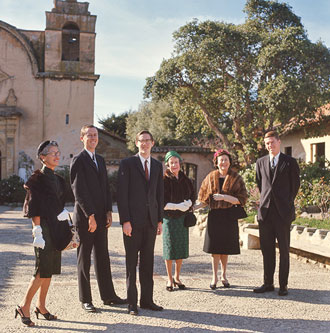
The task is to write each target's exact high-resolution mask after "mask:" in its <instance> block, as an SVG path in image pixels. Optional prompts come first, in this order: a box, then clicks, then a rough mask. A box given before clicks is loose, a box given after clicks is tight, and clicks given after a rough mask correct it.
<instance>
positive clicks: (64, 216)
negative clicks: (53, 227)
mask: <svg viewBox="0 0 330 333" xmlns="http://www.w3.org/2000/svg"><path fill="white" fill-rule="evenodd" d="M57 219H58V220H59V221H66V220H69V219H70V216H69V212H68V211H67V210H66V209H65V208H64V209H63V211H62V212H61V213H60V214H59V215H57Z"/></svg>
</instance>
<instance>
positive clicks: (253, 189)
mask: <svg viewBox="0 0 330 333" xmlns="http://www.w3.org/2000/svg"><path fill="white" fill-rule="evenodd" d="M240 175H241V176H242V178H243V180H244V183H245V186H246V189H247V192H248V200H247V202H246V209H247V211H248V212H249V213H253V212H256V210H257V209H258V204H259V199H260V193H259V190H258V187H257V184H256V164H255V163H253V164H251V165H250V166H249V167H246V168H245V169H243V170H241V172H240ZM249 215H250V214H249ZM251 223H252V222H251Z"/></svg>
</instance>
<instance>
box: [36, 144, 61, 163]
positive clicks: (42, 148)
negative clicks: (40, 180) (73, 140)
mask: <svg viewBox="0 0 330 333" xmlns="http://www.w3.org/2000/svg"><path fill="white" fill-rule="evenodd" d="M50 147H57V148H58V143H57V142H56V141H50V140H46V141H44V142H41V143H40V145H39V147H38V149H37V158H38V159H39V160H41V158H40V155H43V156H46V155H48V153H49V148H50Z"/></svg>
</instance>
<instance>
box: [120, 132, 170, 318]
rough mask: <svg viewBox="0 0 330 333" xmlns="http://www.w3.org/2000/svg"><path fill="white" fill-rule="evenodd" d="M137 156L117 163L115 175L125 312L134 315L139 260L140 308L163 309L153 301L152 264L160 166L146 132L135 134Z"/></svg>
mask: <svg viewBox="0 0 330 333" xmlns="http://www.w3.org/2000/svg"><path fill="white" fill-rule="evenodd" d="M135 144H136V146H137V147H138V149H139V153H138V154H137V155H135V156H132V157H129V158H126V159H124V160H122V161H121V163H120V167H119V172H118V191H117V197H118V211H119V216H120V224H121V225H122V226H123V237H124V245H125V252H126V276H127V301H128V313H129V314H132V315H137V314H138V310H137V298H138V295H137V287H136V269H137V264H138V256H139V255H140V260H139V277H140V286H141V294H140V307H141V308H145V309H150V310H153V311H160V310H162V309H163V308H162V307H161V306H158V305H156V304H155V303H154V301H153V284H154V281H153V264H154V246H155V240H156V234H157V235H160V234H161V232H162V220H163V201H164V185H163V167H162V164H161V163H160V162H159V161H157V160H155V159H154V158H152V157H151V156H150V152H151V148H152V147H153V145H154V140H153V137H152V135H151V133H150V132H148V131H141V132H140V133H138V134H137V136H136V140H135Z"/></svg>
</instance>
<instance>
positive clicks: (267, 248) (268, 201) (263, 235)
mask: <svg viewBox="0 0 330 333" xmlns="http://www.w3.org/2000/svg"><path fill="white" fill-rule="evenodd" d="M264 142H265V146H266V149H267V150H268V152H269V155H266V156H264V157H261V158H259V159H258V160H257V163H256V181H257V185H258V188H259V191H260V204H259V209H258V223H259V235H260V247H261V251H262V255H263V264H264V284H263V285H262V286H261V287H259V288H255V289H254V290H253V291H254V292H255V293H264V292H268V291H273V290H274V272H275V258H276V253H275V242H276V240H277V242H278V247H279V251H280V267H279V284H280V289H279V292H278V294H279V295H280V296H285V295H287V294H288V288H287V285H288V276H289V251H290V227H291V223H292V221H294V219H295V207H294V199H295V197H296V195H297V192H298V189H299V186H300V179H299V166H298V163H297V161H296V160H295V159H294V158H292V157H291V156H288V155H285V154H283V153H281V152H280V149H281V141H280V139H279V136H278V133H277V132H275V131H271V132H268V133H266V135H265V138H264Z"/></svg>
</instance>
